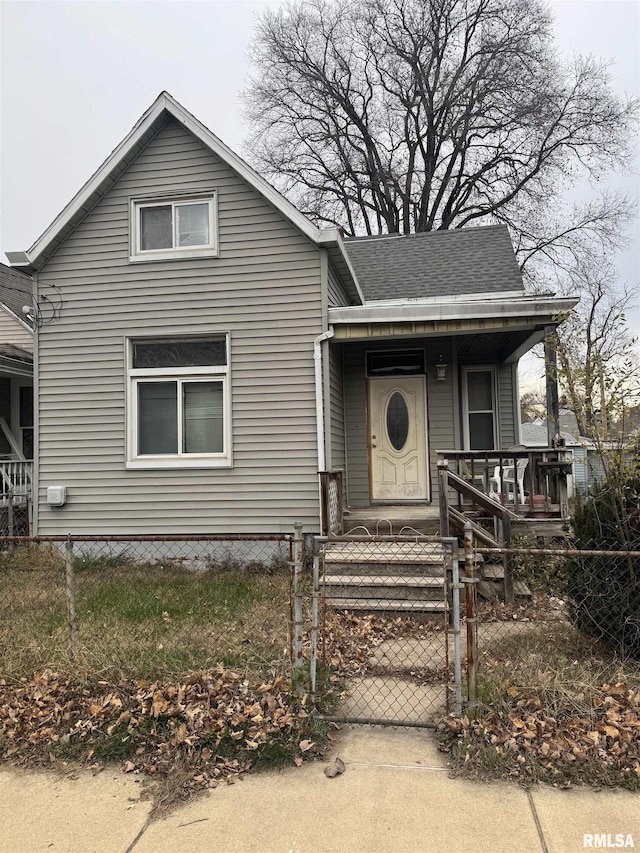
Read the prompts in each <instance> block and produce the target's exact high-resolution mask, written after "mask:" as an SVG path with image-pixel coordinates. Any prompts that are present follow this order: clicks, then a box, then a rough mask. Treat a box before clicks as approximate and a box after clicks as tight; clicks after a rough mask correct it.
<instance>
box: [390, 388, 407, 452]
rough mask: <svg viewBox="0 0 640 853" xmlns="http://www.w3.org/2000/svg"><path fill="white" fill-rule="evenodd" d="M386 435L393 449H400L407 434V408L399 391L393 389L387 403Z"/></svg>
mask: <svg viewBox="0 0 640 853" xmlns="http://www.w3.org/2000/svg"><path fill="white" fill-rule="evenodd" d="M387 435H388V436H389V441H390V442H391V446H392V447H393V448H394V450H402V448H403V447H404V446H405V444H406V443H407V436H408V435H409V409H408V408H407V404H406V402H405V399H404V397H403V396H402V394H401V393H400V392H399V391H394V392H393V394H392V395H391V397H390V398H389V403H388V404H387Z"/></svg>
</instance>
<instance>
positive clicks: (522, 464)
mask: <svg viewBox="0 0 640 853" xmlns="http://www.w3.org/2000/svg"><path fill="white" fill-rule="evenodd" d="M528 464H529V460H528V459H518V461H517V462H516V464H515V465H514V464H513V462H511V463H510V464H509V465H503V466H502V482H500V466H499V465H496V467H495V469H494V471H493V477H490V478H489V488H490V490H491V491H494V489H493V486H495V491H496V492H497V493H498V494H501V493H502V487H504V489H505V494H506V499H507V501H508V500H509V493H510V492H513V502H514V504H515V502H516V486H517V489H518V496H519V498H520V503H521V504H523V503H524V472H525V471H526V468H527V465H528Z"/></svg>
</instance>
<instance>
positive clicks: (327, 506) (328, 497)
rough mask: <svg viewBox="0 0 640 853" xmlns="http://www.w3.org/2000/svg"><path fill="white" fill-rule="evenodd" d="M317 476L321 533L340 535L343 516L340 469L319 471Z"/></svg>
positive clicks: (324, 534)
mask: <svg viewBox="0 0 640 853" xmlns="http://www.w3.org/2000/svg"><path fill="white" fill-rule="evenodd" d="M319 476H320V508H321V512H322V535H323V536H342V533H343V516H344V506H343V503H344V501H343V491H342V471H341V470H334V471H320V475H319Z"/></svg>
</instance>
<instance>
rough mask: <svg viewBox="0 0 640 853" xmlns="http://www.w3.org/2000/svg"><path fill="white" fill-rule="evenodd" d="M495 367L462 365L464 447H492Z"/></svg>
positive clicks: (495, 425)
mask: <svg viewBox="0 0 640 853" xmlns="http://www.w3.org/2000/svg"><path fill="white" fill-rule="evenodd" d="M497 412H498V401H497V395H496V371H495V367H492V366H477V367H476V366H474V367H463V368H462V415H463V418H462V430H463V440H464V449H465V450H495V449H496V448H497V438H498V423H497V421H498V418H497Z"/></svg>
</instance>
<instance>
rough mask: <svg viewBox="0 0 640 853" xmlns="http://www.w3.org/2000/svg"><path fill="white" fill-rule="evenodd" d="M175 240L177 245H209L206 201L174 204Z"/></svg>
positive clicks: (207, 206)
mask: <svg viewBox="0 0 640 853" xmlns="http://www.w3.org/2000/svg"><path fill="white" fill-rule="evenodd" d="M176 242H177V244H178V246H208V245H209V243H210V240H209V205H208V204H207V203H204V204H181V205H178V206H176Z"/></svg>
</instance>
